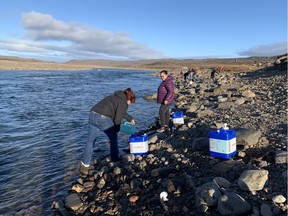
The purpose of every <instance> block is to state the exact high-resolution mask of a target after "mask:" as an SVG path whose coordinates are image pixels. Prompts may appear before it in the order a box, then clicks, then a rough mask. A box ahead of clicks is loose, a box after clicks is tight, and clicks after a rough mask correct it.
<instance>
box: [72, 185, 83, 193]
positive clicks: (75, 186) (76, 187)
mask: <svg viewBox="0 0 288 216" xmlns="http://www.w3.org/2000/svg"><path fill="white" fill-rule="evenodd" d="M72 190H73V191H76V192H77V193H81V192H82V191H83V190H84V187H83V186H82V185H80V184H75V185H73V186H72Z"/></svg>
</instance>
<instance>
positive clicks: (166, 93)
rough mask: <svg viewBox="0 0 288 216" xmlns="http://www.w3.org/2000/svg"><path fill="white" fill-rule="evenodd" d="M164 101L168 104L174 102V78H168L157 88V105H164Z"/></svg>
mask: <svg viewBox="0 0 288 216" xmlns="http://www.w3.org/2000/svg"><path fill="white" fill-rule="evenodd" d="M165 100H167V101H168V104H173V102H174V78H173V77H172V76H168V77H167V78H166V80H164V81H163V82H162V83H161V84H160V85H159V87H158V92H157V103H161V104H164V101H165Z"/></svg>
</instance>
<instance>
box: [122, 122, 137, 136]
mask: <svg viewBox="0 0 288 216" xmlns="http://www.w3.org/2000/svg"><path fill="white" fill-rule="evenodd" d="M120 133H123V134H129V135H131V134H135V133H136V127H135V125H132V124H131V123H130V122H124V123H122V124H121V125H120Z"/></svg>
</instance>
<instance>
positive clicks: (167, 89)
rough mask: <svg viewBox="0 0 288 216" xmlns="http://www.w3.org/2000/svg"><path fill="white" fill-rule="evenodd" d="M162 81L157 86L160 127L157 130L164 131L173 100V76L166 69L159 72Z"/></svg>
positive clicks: (166, 127) (167, 123)
mask: <svg viewBox="0 0 288 216" xmlns="http://www.w3.org/2000/svg"><path fill="white" fill-rule="evenodd" d="M160 77H161V79H162V81H163V82H162V83H161V84H160V85H159V87H158V92H157V103H160V104H161V105H160V108H159V116H160V125H161V128H160V129H158V130H157V131H158V132H164V131H165V129H168V128H169V126H168V125H169V119H170V105H171V104H173V102H174V78H173V77H172V76H170V75H168V71H167V70H162V71H161V72H160Z"/></svg>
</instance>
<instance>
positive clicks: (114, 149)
mask: <svg viewBox="0 0 288 216" xmlns="http://www.w3.org/2000/svg"><path fill="white" fill-rule="evenodd" d="M103 132H104V133H105V134H106V135H107V136H108V138H109V140H110V157H111V160H112V161H117V160H118V159H119V156H118V155H119V150H118V140H117V133H116V132H115V128H114V127H111V128H108V129H107V130H104V131H103Z"/></svg>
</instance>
